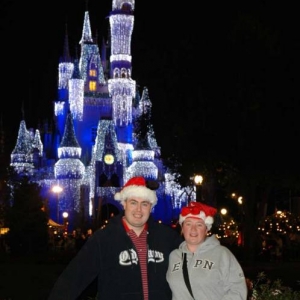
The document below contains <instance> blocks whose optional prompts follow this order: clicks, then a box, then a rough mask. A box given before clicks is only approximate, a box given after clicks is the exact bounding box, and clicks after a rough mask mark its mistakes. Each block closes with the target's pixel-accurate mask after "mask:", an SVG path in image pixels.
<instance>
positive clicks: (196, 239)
mask: <svg viewBox="0 0 300 300" xmlns="http://www.w3.org/2000/svg"><path fill="white" fill-rule="evenodd" d="M182 225H183V226H182V233H183V236H184V239H185V241H186V242H187V244H190V245H199V244H201V243H202V242H203V241H204V240H205V238H206V234H207V227H206V225H205V223H204V221H203V220H202V219H196V218H186V219H185V220H184V222H183V224H182Z"/></svg>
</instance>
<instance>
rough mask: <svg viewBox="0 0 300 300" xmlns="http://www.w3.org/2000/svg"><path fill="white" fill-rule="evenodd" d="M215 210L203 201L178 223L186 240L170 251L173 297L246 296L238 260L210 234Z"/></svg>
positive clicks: (212, 299) (236, 299)
mask: <svg viewBox="0 0 300 300" xmlns="http://www.w3.org/2000/svg"><path fill="white" fill-rule="evenodd" d="M216 212H217V210H216V209H215V208H213V207H211V206H208V205H205V204H203V203H200V202H191V203H190V204H189V205H188V206H187V207H183V208H182V210H181V213H180V216H179V224H180V225H181V228H182V234H183V236H184V240H185V241H184V242H182V243H181V244H180V246H179V248H178V249H175V250H173V251H172V252H171V254H170V257H169V268H168V272H167V281H168V283H169V285H170V288H171V290H172V294H173V297H172V299H173V300H190V299H191V300H192V299H195V300H221V299H222V300H225V299H226V300H246V299H247V285H246V280H245V277H244V272H243V270H242V268H241V266H240V264H239V262H238V261H237V259H236V258H235V256H234V255H233V254H232V252H231V251H230V250H229V249H228V248H226V247H224V246H222V245H221V244H220V242H219V240H218V239H217V238H216V237H215V235H211V236H208V232H209V231H210V229H211V226H212V224H213V222H214V219H213V216H214V215H215V214H216ZM185 269H186V270H185ZM185 274H186V275H185ZM189 285H190V288H189Z"/></svg>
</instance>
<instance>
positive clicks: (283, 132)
mask: <svg viewBox="0 0 300 300" xmlns="http://www.w3.org/2000/svg"><path fill="white" fill-rule="evenodd" d="M19 2H20V3H19ZM240 2H243V3H240ZM275 2H276V1H275ZM275 2H273V1H213V2H211V1H202V2H197V3H196V2H195V1H185V2H179V3H175V4H174V5H173V6H171V5H170V6H168V7H167V6H165V4H164V7H161V1H145V0H136V3H135V5H136V9H135V25H134V32H133V38H132V56H133V62H132V64H133V73H132V76H133V79H135V80H137V83H138V84H139V85H140V86H141V88H142V87H144V86H147V87H148V89H149V95H150V99H151V101H152V103H153V126H154V129H155V131H156V137H157V140H158V144H159V145H160V146H161V148H162V154H163V156H170V155H171V154H172V153H175V154H176V155H178V156H179V157H180V159H181V160H182V162H183V163H186V164H187V165H189V166H192V165H195V168H196V169H197V168H198V166H199V164H201V163H202V161H205V160H208V159H212V160H213V159H225V160H226V159H227V160H230V161H232V162H233V163H234V164H236V165H238V166H239V167H241V166H244V167H245V166H251V167H252V168H257V169H258V170H259V169H264V168H265V169H268V170H274V171H275V172H284V173H293V174H295V176H299V175H298V174H300V161H299V158H298V157H299V153H300V146H299V141H298V139H299V132H300V118H299V115H300V105H299V102H300V97H299V96H300V95H299V80H300V78H299V77H300V76H299V67H300V61H299V53H300V34H299V28H300V19H299V17H298V16H297V9H296V7H292V6H291V5H290V4H287V3H286V2H280V3H278V4H277V3H275ZM172 3H173V2H172ZM196 4H197V5H196ZM85 7H86V1H83V0H82V1H81V0H80V1H78V0H76V1H74V0H60V1H58V0H53V1H43V2H40V4H39V5H38V6H37V5H36V4H34V3H31V2H28V1H26V2H25V1H17V0H6V1H3V0H2V1H1V5H0V22H1V23H0V34H1V39H2V43H1V53H2V63H1V67H2V91H3V92H2V95H3V96H2V106H1V108H0V112H1V114H2V119H3V123H4V127H7V128H8V131H9V135H10V136H11V137H12V138H13V141H14V140H15V138H16V135H17V129H18V126H19V122H20V120H21V118H22V106H24V112H25V120H26V123H27V126H28V127H36V126H37V124H38V122H39V121H40V120H41V119H43V118H45V117H47V118H51V117H52V115H53V109H52V101H53V100H55V97H56V87H57V68H58V59H59V56H60V55H61V54H62V48H63V39H64V34H65V24H67V25H68V33H69V38H70V40H69V42H70V49H71V52H72V53H74V52H75V49H76V47H78V46H79V44H78V43H79V40H80V38H81V32H82V25H83V17H84V11H85ZM88 8H89V11H90V19H91V23H92V31H93V34H96V32H98V34H99V37H101V36H102V35H103V34H106V32H107V25H108V20H107V19H106V18H105V17H106V16H108V14H109V11H110V10H111V0H101V1H100V0H97V1H96V0H90V1H89V3H88ZM4 91H5V92H4ZM7 140H9V138H7ZM12 147H13V146H12Z"/></svg>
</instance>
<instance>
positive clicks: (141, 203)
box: [123, 197, 152, 230]
mask: <svg viewBox="0 0 300 300" xmlns="http://www.w3.org/2000/svg"><path fill="white" fill-rule="evenodd" d="M123 206H124V212H125V219H126V221H127V223H128V226H129V228H131V229H138V230H140V229H143V228H144V225H145V223H146V222H147V221H148V219H149V216H150V212H151V208H152V205H151V203H150V202H149V201H148V200H145V199H144V198H139V197H135V198H133V197H131V198H129V199H127V200H126V201H124V203H123Z"/></svg>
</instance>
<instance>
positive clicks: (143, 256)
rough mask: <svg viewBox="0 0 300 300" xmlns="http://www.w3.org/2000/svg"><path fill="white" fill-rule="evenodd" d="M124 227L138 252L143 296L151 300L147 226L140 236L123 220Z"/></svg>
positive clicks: (146, 299)
mask: <svg viewBox="0 0 300 300" xmlns="http://www.w3.org/2000/svg"><path fill="white" fill-rule="evenodd" d="M123 224H124V227H125V229H126V231H127V234H128V235H129V237H130V238H131V240H132V242H133V244H134V246H135V248H136V251H137V256H138V259H139V262H140V268H141V276H142V284H143V294H144V300H148V299H149V291H148V272H147V261H148V247H147V234H148V231H147V227H148V226H147V224H146V225H145V227H144V229H143V231H142V233H141V234H140V236H137V235H136V233H135V232H134V231H133V230H132V229H129V228H128V226H127V224H126V223H125V222H124V220H123Z"/></svg>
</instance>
